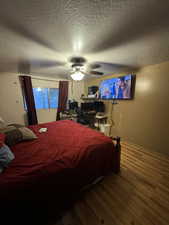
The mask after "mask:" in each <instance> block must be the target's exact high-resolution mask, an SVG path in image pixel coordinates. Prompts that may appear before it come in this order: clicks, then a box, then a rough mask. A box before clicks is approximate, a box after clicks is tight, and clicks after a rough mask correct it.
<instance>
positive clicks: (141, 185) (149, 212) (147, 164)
mask: <svg viewBox="0 0 169 225" xmlns="http://www.w3.org/2000/svg"><path fill="white" fill-rule="evenodd" d="M57 224H58V225H59V224H63V225H101V224H105V225H169V157H167V156H163V155H160V154H158V153H154V152H150V151H147V150H146V149H144V148H142V147H140V146H137V145H134V144H131V143H126V142H123V143H122V154H121V173H120V174H118V175H115V174H111V175H109V176H108V177H106V178H105V179H104V180H103V181H102V182H100V183H99V184H96V185H95V186H94V187H93V188H92V189H91V190H90V191H87V192H86V193H85V194H84V195H83V197H82V198H81V199H80V200H79V201H78V202H77V203H76V204H75V205H74V207H73V208H72V209H71V210H70V211H69V212H67V213H66V214H65V215H64V216H63V218H62V220H61V221H59V222H58V223H57Z"/></svg>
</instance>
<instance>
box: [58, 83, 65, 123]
mask: <svg viewBox="0 0 169 225" xmlns="http://www.w3.org/2000/svg"><path fill="white" fill-rule="evenodd" d="M67 100H68V81H60V82H59V101H58V110H57V117H56V120H59V119H60V112H63V111H64V110H66V105H67Z"/></svg>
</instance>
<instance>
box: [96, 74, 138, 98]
mask: <svg viewBox="0 0 169 225" xmlns="http://www.w3.org/2000/svg"><path fill="white" fill-rule="evenodd" d="M134 85H135V75H131V74H128V75H126V76H121V77H113V78H111V79H107V80H103V81H102V82H101V83H100V85H99V96H100V99H107V100H109V99H119V100H122V99H126V100H127V99H128V100H129V99H132V98H133V97H134Z"/></svg>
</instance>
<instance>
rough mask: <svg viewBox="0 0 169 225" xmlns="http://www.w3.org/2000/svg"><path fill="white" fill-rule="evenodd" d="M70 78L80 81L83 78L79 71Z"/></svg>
mask: <svg viewBox="0 0 169 225" xmlns="http://www.w3.org/2000/svg"><path fill="white" fill-rule="evenodd" d="M71 78H72V79H73V80H76V81H78V80H82V79H83V78H84V74H83V73H82V72H81V71H76V72H75V73H73V74H71Z"/></svg>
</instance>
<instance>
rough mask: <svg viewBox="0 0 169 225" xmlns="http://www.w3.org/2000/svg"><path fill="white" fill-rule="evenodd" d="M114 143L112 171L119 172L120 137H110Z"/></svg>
mask: <svg viewBox="0 0 169 225" xmlns="http://www.w3.org/2000/svg"><path fill="white" fill-rule="evenodd" d="M111 138H112V140H113V142H114V145H115V152H114V160H113V172H114V173H119V172H120V159H121V144H120V141H121V138H120V137H118V136H117V137H111Z"/></svg>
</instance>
